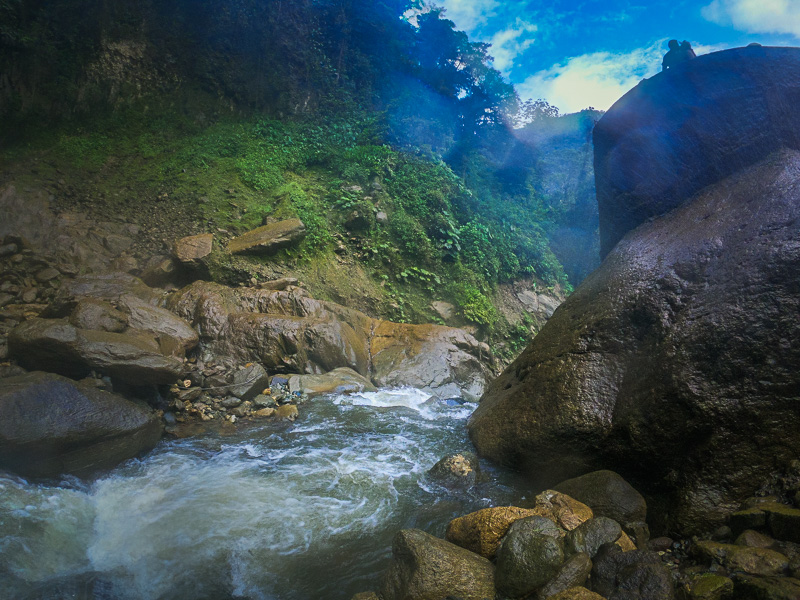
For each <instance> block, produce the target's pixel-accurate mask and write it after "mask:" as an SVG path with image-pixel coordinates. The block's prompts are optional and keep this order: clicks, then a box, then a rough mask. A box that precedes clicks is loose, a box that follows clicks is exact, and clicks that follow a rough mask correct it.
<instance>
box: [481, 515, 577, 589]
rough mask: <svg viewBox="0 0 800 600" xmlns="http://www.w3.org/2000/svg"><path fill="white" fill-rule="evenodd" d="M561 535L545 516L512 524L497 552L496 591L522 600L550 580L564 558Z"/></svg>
mask: <svg viewBox="0 0 800 600" xmlns="http://www.w3.org/2000/svg"><path fill="white" fill-rule="evenodd" d="M563 535H564V534H563V531H561V530H560V528H559V527H558V526H557V525H556V524H555V523H553V521H551V520H550V519H546V518H544V517H526V518H524V519H520V520H518V521H515V522H514V523H513V524H512V525H511V527H510V528H509V530H508V533H507V534H506V535H505V537H504V538H503V541H502V542H501V544H500V547H499V548H498V550H497V572H496V574H495V578H496V585H497V591H498V592H500V593H501V594H503V595H505V596H508V597H510V598H522V597H525V596H528V595H529V594H532V593H534V592H535V591H536V590H538V589H539V588H541V587H543V586H544V585H545V584H546V583H547V582H548V581H550V580H551V579H553V578H554V577H555V576H556V575H557V574H558V572H559V569H560V567H561V565H562V564H563V563H564V560H565V558H566V555H565V553H564V542H563Z"/></svg>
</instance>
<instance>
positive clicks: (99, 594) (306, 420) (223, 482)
mask: <svg viewBox="0 0 800 600" xmlns="http://www.w3.org/2000/svg"><path fill="white" fill-rule="evenodd" d="M300 408H301V418H300V419H299V420H298V421H296V422H295V423H294V424H290V423H267V424H249V425H243V426H241V427H240V428H239V429H238V430H237V432H236V433H235V434H234V435H228V436H220V435H216V434H210V433H209V434H206V435H203V436H199V437H194V438H190V439H184V440H174V441H162V442H161V443H160V444H159V445H158V446H157V447H156V448H155V449H154V450H153V451H151V452H150V453H148V454H147V455H146V456H144V457H142V458H141V459H137V460H131V461H128V462H126V463H124V464H123V465H120V466H119V467H118V468H116V469H114V470H113V471H111V472H108V473H106V474H104V475H102V476H100V477H98V478H97V479H95V480H92V481H81V480H78V479H72V478H67V479H63V480H59V481H49V482H36V483H34V482H27V481H25V480H23V479H20V478H18V477H15V476H13V475H10V474H8V473H2V472H0V580H3V581H5V582H6V583H5V584H3V585H4V589H5V592H2V591H0V597H2V598H13V599H15V600H16V599H23V598H24V599H28V598H30V599H31V600H33V599H34V598H35V599H37V600H38V599H40V598H41V599H45V598H46V599H56V598H58V599H61V598H98V599H137V600H139V599H164V600H167V599H190V598H191V599H227V598H252V599H259V600H260V599H279V600H294V599H298V600H300V599H302V600H314V599H332V600H336V599H344V600H348V599H349V598H350V597H351V596H352V595H353V594H354V593H356V592H359V591H365V590H370V589H376V588H377V587H378V582H379V576H380V573H381V572H382V571H383V570H384V569H385V568H386V566H387V565H388V562H389V559H390V556H391V552H390V548H391V540H392V537H393V535H394V533H395V532H396V531H397V530H398V529H402V528H406V527H417V528H420V529H423V530H425V531H427V532H429V533H432V534H434V535H439V536H443V535H444V530H445V527H446V525H447V523H448V522H449V520H450V519H452V518H453V517H455V516H458V515H461V514H465V513H467V512H471V511H473V510H477V509H479V508H483V507H486V506H491V505H497V504H508V503H513V502H514V501H515V500H519V499H520V498H519V496H517V495H515V493H514V492H513V489H514V487H516V485H515V483H514V482H512V481H511V479H510V476H509V475H507V474H503V473H500V472H495V471H487V470H486V468H484V473H485V474H486V475H487V477H486V479H487V481H485V482H483V483H480V484H479V485H477V486H475V487H474V488H472V489H471V490H469V491H467V492H464V491H461V492H456V491H449V490H447V489H445V488H443V487H441V486H439V485H437V484H436V483H435V482H432V481H430V480H429V479H428V477H426V475H425V472H426V471H427V470H428V469H429V468H430V467H431V466H433V464H434V463H435V462H436V461H437V460H438V459H439V458H441V457H442V456H444V455H447V454H450V453H454V452H458V451H464V450H469V449H470V447H471V445H470V443H469V441H468V439H467V437H466V432H465V422H466V419H467V417H468V416H469V414H470V413H471V412H472V410H473V409H474V408H475V405H471V404H458V403H454V402H453V401H441V400H437V399H429V398H428V397H427V396H426V395H425V394H423V393H422V392H419V391H417V390H412V389H401V390H383V391H379V392H375V393H364V394H357V395H353V396H326V397H320V398H316V399H313V400H310V401H308V402H306V403H305V404H303V405H302V406H301V407H300ZM3 594H6V595H3Z"/></svg>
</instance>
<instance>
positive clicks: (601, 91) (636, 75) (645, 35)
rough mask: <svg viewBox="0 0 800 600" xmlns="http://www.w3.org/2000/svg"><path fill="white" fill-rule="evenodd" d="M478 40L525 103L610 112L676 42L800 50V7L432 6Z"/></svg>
mask: <svg viewBox="0 0 800 600" xmlns="http://www.w3.org/2000/svg"><path fill="white" fill-rule="evenodd" d="M429 3H430V4H434V5H437V6H443V7H444V8H445V9H446V11H447V12H446V17H447V18H448V19H451V20H452V21H454V22H455V24H456V27H457V28H458V29H461V30H463V31H466V32H467V33H468V34H469V36H470V38H471V39H472V40H476V41H482V42H489V43H491V44H492V48H491V49H490V53H491V54H492V55H493V56H494V57H495V63H494V64H495V67H496V68H497V69H498V70H500V71H501V72H502V73H503V74H504V75H506V77H508V79H509V80H510V81H511V82H512V83H514V84H515V86H516V87H517V90H518V91H519V93H520V96H521V97H522V98H545V99H546V100H547V101H548V102H550V103H551V104H554V105H556V106H558V107H559V108H560V109H561V112H575V111H578V110H581V109H582V108H586V107H588V106H594V107H595V108H598V109H602V110H605V109H607V108H609V106H611V104H613V103H614V101H616V100H617V98H619V97H620V96H621V95H622V94H624V93H625V92H626V91H627V90H629V89H630V88H631V87H633V86H634V85H636V84H637V83H638V82H639V80H641V79H642V78H643V77H649V76H651V75H653V74H655V73H656V72H658V71H659V70H660V69H661V58H662V57H663V55H664V53H665V52H666V49H667V48H666V46H667V41H668V40H669V39H672V38H676V39H678V40H684V39H686V40H689V41H690V42H692V45H693V46H694V47H695V50H696V51H697V53H698V54H704V53H706V52H711V51H715V50H722V49H725V48H732V47H736V46H746V45H747V44H749V43H750V42H759V43H761V44H764V45H775V46H778V45H779V46H800V0H641V1H631V0H538V1H534V0H521V1H503V0H432V1H431V2H429Z"/></svg>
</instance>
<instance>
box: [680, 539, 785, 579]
mask: <svg viewBox="0 0 800 600" xmlns="http://www.w3.org/2000/svg"><path fill="white" fill-rule="evenodd" d="M692 552H693V553H694V554H695V555H696V556H698V557H699V558H701V559H703V560H705V561H707V562H710V561H712V560H717V561H719V562H721V563H722V565H723V566H725V567H726V568H728V569H730V570H732V571H742V572H744V573H749V574H750V575H761V576H764V577H769V576H775V575H782V574H784V572H785V571H786V570H787V569H788V567H789V559H787V558H786V557H785V556H784V555H783V554H780V553H779V552H775V551H774V550H768V549H766V548H751V547H748V546H734V545H733V544H721V543H719V542H711V541H705V540H704V541H700V542H697V543H696V544H695V545H694V546H693V547H692Z"/></svg>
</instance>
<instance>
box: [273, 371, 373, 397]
mask: <svg viewBox="0 0 800 600" xmlns="http://www.w3.org/2000/svg"><path fill="white" fill-rule="evenodd" d="M376 390H377V388H376V387H375V386H374V385H372V382H371V381H370V380H369V379H367V378H366V377H364V376H363V375H360V374H359V373H356V372H355V371H354V370H353V369H350V368H348V367H339V368H338V369H334V370H333V371H330V372H328V373H324V374H322V375H292V376H291V377H290V378H289V392H290V393H294V392H298V393H300V394H304V395H305V396H307V397H308V398H313V397H315V396H321V395H323V394H354V393H358V392H374V391H376Z"/></svg>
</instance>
